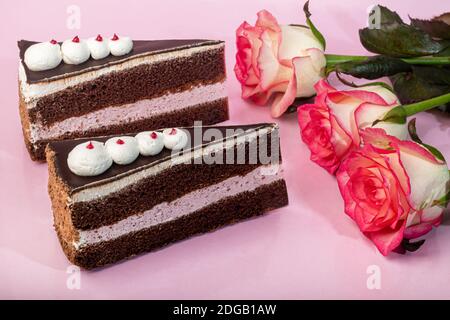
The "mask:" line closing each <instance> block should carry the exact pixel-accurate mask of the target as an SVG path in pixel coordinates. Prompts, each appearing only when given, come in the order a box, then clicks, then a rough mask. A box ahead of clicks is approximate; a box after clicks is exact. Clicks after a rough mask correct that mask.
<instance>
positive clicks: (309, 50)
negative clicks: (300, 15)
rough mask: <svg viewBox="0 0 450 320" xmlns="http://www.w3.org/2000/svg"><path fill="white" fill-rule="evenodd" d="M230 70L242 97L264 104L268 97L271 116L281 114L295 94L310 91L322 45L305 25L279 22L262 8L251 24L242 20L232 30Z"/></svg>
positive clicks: (321, 62) (320, 65)
mask: <svg viewBox="0 0 450 320" xmlns="http://www.w3.org/2000/svg"><path fill="white" fill-rule="evenodd" d="M236 44H237V50H238V51H237V53H236V65H235V67H234V72H235V73H236V77H237V79H238V80H239V82H240V83H241V86H242V97H243V98H244V99H251V100H252V101H254V102H255V103H256V104H259V105H264V104H266V103H267V102H268V101H269V100H270V99H272V98H273V102H272V111H271V113H272V116H273V117H279V116H281V115H282V114H283V113H284V112H285V111H286V109H287V108H288V107H289V106H290V105H291V104H292V103H293V102H294V99H295V98H296V97H310V96H313V95H314V93H315V92H314V87H313V86H314V84H315V83H316V82H317V81H318V80H319V79H321V77H323V76H324V68H325V66H326V60H325V55H324V54H323V49H324V48H323V46H322V45H321V43H320V42H319V41H318V40H317V39H316V38H315V37H314V35H313V34H312V32H311V30H310V29H309V28H307V27H302V26H293V25H279V24H278V22H277V20H276V19H275V18H274V17H273V16H272V15H271V14H270V13H269V12H268V11H266V10H262V11H260V12H259V13H258V20H257V21H256V24H255V26H251V25H250V24H248V23H247V22H244V23H242V24H241V25H240V26H239V28H238V29H237V30H236Z"/></svg>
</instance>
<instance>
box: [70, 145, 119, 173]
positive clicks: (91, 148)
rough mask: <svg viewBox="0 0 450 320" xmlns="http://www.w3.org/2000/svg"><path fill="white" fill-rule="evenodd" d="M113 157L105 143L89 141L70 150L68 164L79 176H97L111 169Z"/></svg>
mask: <svg viewBox="0 0 450 320" xmlns="http://www.w3.org/2000/svg"><path fill="white" fill-rule="evenodd" d="M112 161H113V160H112V158H111V156H110V155H109V153H108V152H107V151H106V148H105V146H104V144H103V143H101V142H98V141H87V142H83V143H80V144H79V145H77V146H75V147H74V148H73V149H72V151H70V152H69V155H68V157H67V165H68V167H69V169H70V171H72V172H73V173H74V174H76V175H78V176H86V177H88V176H97V175H99V174H102V173H103V172H105V171H106V170H108V169H109V167H111V165H112Z"/></svg>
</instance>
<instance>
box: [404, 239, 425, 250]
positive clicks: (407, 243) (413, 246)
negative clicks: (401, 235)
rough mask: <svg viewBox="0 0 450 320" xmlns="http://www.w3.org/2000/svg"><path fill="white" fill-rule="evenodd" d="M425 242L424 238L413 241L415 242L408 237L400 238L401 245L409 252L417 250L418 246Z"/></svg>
mask: <svg viewBox="0 0 450 320" xmlns="http://www.w3.org/2000/svg"><path fill="white" fill-rule="evenodd" d="M424 243H425V239H422V240H419V241H415V242H411V240H409V239H403V240H402V244H401V246H402V247H403V248H404V249H405V250H406V251H409V252H414V251H417V250H419V248H420V247H421V246H422V245H423V244H424Z"/></svg>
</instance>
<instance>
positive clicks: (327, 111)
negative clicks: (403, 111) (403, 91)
mask: <svg viewBox="0 0 450 320" xmlns="http://www.w3.org/2000/svg"><path fill="white" fill-rule="evenodd" d="M315 88H316V91H317V97H316V98H315V101H314V104H305V105H302V106H300V107H299V108H298V109H297V112H298V122H299V125H300V131H301V137H302V140H303V142H304V143H305V144H306V145H307V146H308V148H309V150H310V151H311V160H312V161H314V162H315V163H317V164H318V165H319V166H321V167H323V168H324V169H326V170H327V171H328V172H329V173H331V174H334V173H335V172H336V170H337V168H338V167H339V165H340V164H341V162H342V160H343V159H344V157H345V156H346V155H347V154H348V153H349V152H350V151H351V150H352V149H354V148H357V147H359V145H360V143H361V138H360V134H359V131H360V129H363V128H366V127H371V126H372V123H373V122H374V121H375V120H377V119H380V118H382V117H383V116H384V115H385V114H386V113H387V112H388V111H389V110H391V109H392V108H394V107H395V106H397V105H398V99H397V97H396V96H395V95H394V94H393V93H392V92H391V91H389V90H388V89H386V88H384V87H382V86H367V87H363V88H355V89H353V88H352V89H350V90H343V91H339V90H336V89H335V88H333V87H332V86H330V85H329V84H328V83H327V82H326V81H325V80H320V81H319V82H318V83H317V84H316V85H315ZM374 127H376V128H382V129H384V130H386V132H387V133H388V134H391V135H394V136H396V137H397V138H399V139H406V137H407V136H408V129H407V125H406V124H396V123H388V122H379V123H377V124H376V125H375V126H374Z"/></svg>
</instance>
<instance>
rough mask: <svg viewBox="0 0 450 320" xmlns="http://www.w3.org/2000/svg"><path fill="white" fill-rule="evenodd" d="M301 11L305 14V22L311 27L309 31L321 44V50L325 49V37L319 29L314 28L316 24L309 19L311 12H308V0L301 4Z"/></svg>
mask: <svg viewBox="0 0 450 320" xmlns="http://www.w3.org/2000/svg"><path fill="white" fill-rule="evenodd" d="M303 12H304V13H305V16H306V23H307V24H308V26H309V28H310V29H311V32H312V33H313V35H314V37H316V39H317V40H318V41H319V42H320V44H322V47H323V50H325V48H326V46H327V43H326V41H325V37H324V36H323V35H322V33H321V32H320V31H319V29H317V28H316V26H315V25H314V24H313V22H312V21H311V19H310V17H311V12H309V0H308V1H306V2H305V4H304V6H303Z"/></svg>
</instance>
